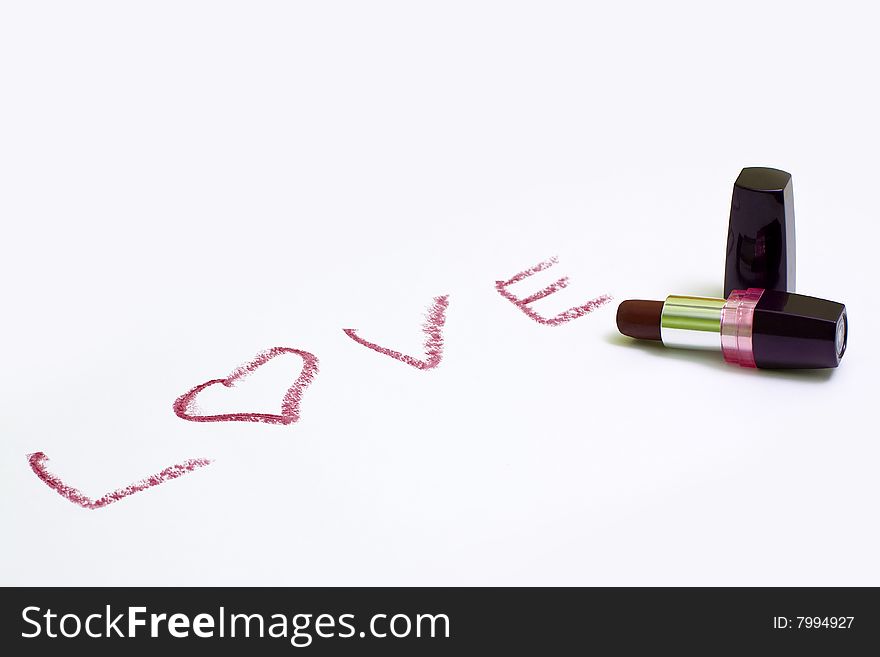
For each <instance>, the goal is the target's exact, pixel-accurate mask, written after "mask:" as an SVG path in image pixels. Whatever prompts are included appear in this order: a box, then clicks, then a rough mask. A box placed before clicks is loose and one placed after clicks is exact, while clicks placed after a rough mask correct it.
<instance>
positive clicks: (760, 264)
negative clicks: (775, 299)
mask: <svg viewBox="0 0 880 657" xmlns="http://www.w3.org/2000/svg"><path fill="white" fill-rule="evenodd" d="M794 246H795V244H794V195H793V192H792V187H791V174H790V173H786V172H785V171H780V170H779V169H768V168H765V167H747V168H745V169H743V170H742V171H741V172H740V174H739V177H738V178H737V179H736V182H735V183H734V184H733V198H732V199H731V201H730V227H729V229H728V233H727V263H726V265H725V268H724V297H725V298H727V297H728V296H729V295H730V292H731V290H746V289H748V288H750V287H760V288H763V289H765V290H780V291H782V292H794V289H795V288H794V277H795V256H794V253H795V251H794Z"/></svg>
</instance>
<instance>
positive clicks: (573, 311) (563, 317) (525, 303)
mask: <svg viewBox="0 0 880 657" xmlns="http://www.w3.org/2000/svg"><path fill="white" fill-rule="evenodd" d="M558 262H559V259H558V258H556V257H553V258H550V259H549V260H544V261H543V262H539V263H538V264H537V265H535V266H534V267H529V268H528V269H526V270H525V271H521V272H519V273H518V274H517V275H516V276H514V277H513V278H511V279H509V280H506V281H495V289H496V290H497V291H498V294H500V295H501V296H502V297H504V298H505V299H507V300H508V301H510V303H512V304H513V305H514V306H516V307H517V308H519V309H520V310H521V311H522V312H523V313H524V314H525V315H526V316H527V317H530V318H531V319H533V320H535V321H536V322H538V323H539V324H543V325H544V326H559V325H561V324H565V323H566V322H570V321H571V320H573V319H577V318H578V317H583V316H584V315H586V314H587V313H590V312H593V311H594V310H595V309H596V308H598V307H599V306H601V305H603V304H606V303H608V302H609V301H611V297H610V296H608V295H607V294H603V295H601V296H599V297H596V298H595V299H592V300H590V301H588V302H587V303H585V304H583V305H581V306H575V307H574V308H569V309H568V310H566V311H564V312H561V313H559V314H558V315H556V316H555V317H544V316H543V315H541V314H540V313H538V312H536V311H535V310H533V309H532V308H530V307H529V305H530V304H532V303H534V302H535V301H538V300H539V299H543V298H544V297H548V296H550V295H551V294H553V293H555V292H558V291H559V290H561V289H563V288H565V287H567V286H568V280H569V279H568V276H563V277H562V278H560V279H559V280H557V281H556V282H555V283H553V284H551V285H548V286H547V287H545V288H544V289H543V290H540V291H539V292H535V293H534V294H532V295H530V296H528V297H526V298H525V299H520V298H519V297H517V296H516V295H515V294H513V293H512V292H510V291H509V290H508V289H507V288H508V287H510V286H511V285H513V284H515V283H519V282H520V281H522V280H524V279H526V278H528V277H529V276H534V275H535V274H537V273H538V272H539V271H544V270H545V269H549V268H550V267H552V266H553V265H555V264H556V263H558Z"/></svg>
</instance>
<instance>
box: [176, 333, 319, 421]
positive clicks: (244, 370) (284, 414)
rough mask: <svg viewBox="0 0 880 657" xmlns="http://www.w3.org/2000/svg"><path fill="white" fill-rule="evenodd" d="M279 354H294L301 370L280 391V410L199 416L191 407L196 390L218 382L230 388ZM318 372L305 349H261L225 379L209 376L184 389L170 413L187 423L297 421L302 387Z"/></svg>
mask: <svg viewBox="0 0 880 657" xmlns="http://www.w3.org/2000/svg"><path fill="white" fill-rule="evenodd" d="M283 354H296V355H298V356H299V357H300V358H301V359H302V371H301V372H300V374H299V376H298V377H297V378H296V380H295V381H294V382H293V385H292V386H290V388H288V389H287V392H286V393H284V397H283V398H282V399H281V413H280V414H275V413H253V412H241V413H224V414H219V415H201V414H199V413H198V412H197V411H196V409H195V402H196V398H197V397H198V395H199V393H200V392H201V391H202V390H204V389H205V388H208V387H210V386H214V385H217V384H222V385H224V386H225V387H227V388H232V387H234V386H235V384H236V383H238V381H240V380H241V379H243V378H244V377H246V376H247V375H248V374H250V373H252V372H254V371H255V370H257V369H259V368H260V367H262V366H263V365H265V364H266V363H268V362H269V361H270V360H272V359H273V358H276V357H277V356H281V355H283ZM317 373H318V358H317V356H315V355H314V354H310V353H309V352H308V351H302V350H301V349H291V348H290V347H273V348H271V349H267V350H266V351H261V352H260V353H259V354H257V357H256V358H254V360H252V361H251V362H249V363H245V364H244V365H242V366H240V367H238V368H236V369H235V370H233V372H232V374H230V375H229V376H227V377H226V378H225V379H211V380H210V381H205V382H204V383H200V384H199V385H197V386H196V387H194V388H193V389H192V390H189V391H188V392H185V393H184V394H182V395H181V396H180V397H178V398H177V400H176V401H175V402H174V412H175V414H177V417H179V418H181V419H183V420H189V421H190V422H265V423H266V424H292V423H294V422H296V421H297V420H299V407H300V402H301V401H302V396H303V393H304V392H305V389H306V388H307V387H308V386H309V384H310V383H311V382H312V379H314V378H315V375H316V374H317Z"/></svg>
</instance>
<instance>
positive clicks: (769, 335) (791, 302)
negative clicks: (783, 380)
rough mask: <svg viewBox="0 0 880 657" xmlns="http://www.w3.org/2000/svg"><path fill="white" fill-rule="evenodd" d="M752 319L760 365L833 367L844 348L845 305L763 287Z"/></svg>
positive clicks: (756, 352) (756, 356)
mask: <svg viewBox="0 0 880 657" xmlns="http://www.w3.org/2000/svg"><path fill="white" fill-rule="evenodd" d="M754 313H755V316H754V318H753V320H752V352H753V354H754V358H755V366H756V367H760V368H795V369H797V368H801V369H805V368H820V367H837V366H838V365H839V364H840V359H841V358H842V357H843V353H844V352H845V351H846V338H847V329H848V327H847V320H846V306H844V305H843V304H842V303H837V302H835V301H826V300H825V299H817V298H816V297H808V296H804V295H803V294H791V293H788V292H779V291H777V290H764V293H763V294H762V295H761V298H760V299H759V300H758V303H757V304H756V305H755V311H754Z"/></svg>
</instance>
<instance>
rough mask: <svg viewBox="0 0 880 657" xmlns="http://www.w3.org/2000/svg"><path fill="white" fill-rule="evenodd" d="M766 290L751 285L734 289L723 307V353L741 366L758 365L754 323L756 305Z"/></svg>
mask: <svg viewBox="0 0 880 657" xmlns="http://www.w3.org/2000/svg"><path fill="white" fill-rule="evenodd" d="M762 294H764V290H763V289H762V288H759V287H750V288H749V289H748V290H733V291H732V292H731V293H730V296H729V297H728V298H727V303H726V304H724V308H722V309H721V353H722V354H723V355H724V360H725V361H727V362H728V363H733V364H735V365H739V366H741V367H757V365H755V354H754V351H753V350H752V325H753V323H754V320H755V306H757V305H758V301H760V299H761V295H762Z"/></svg>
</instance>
